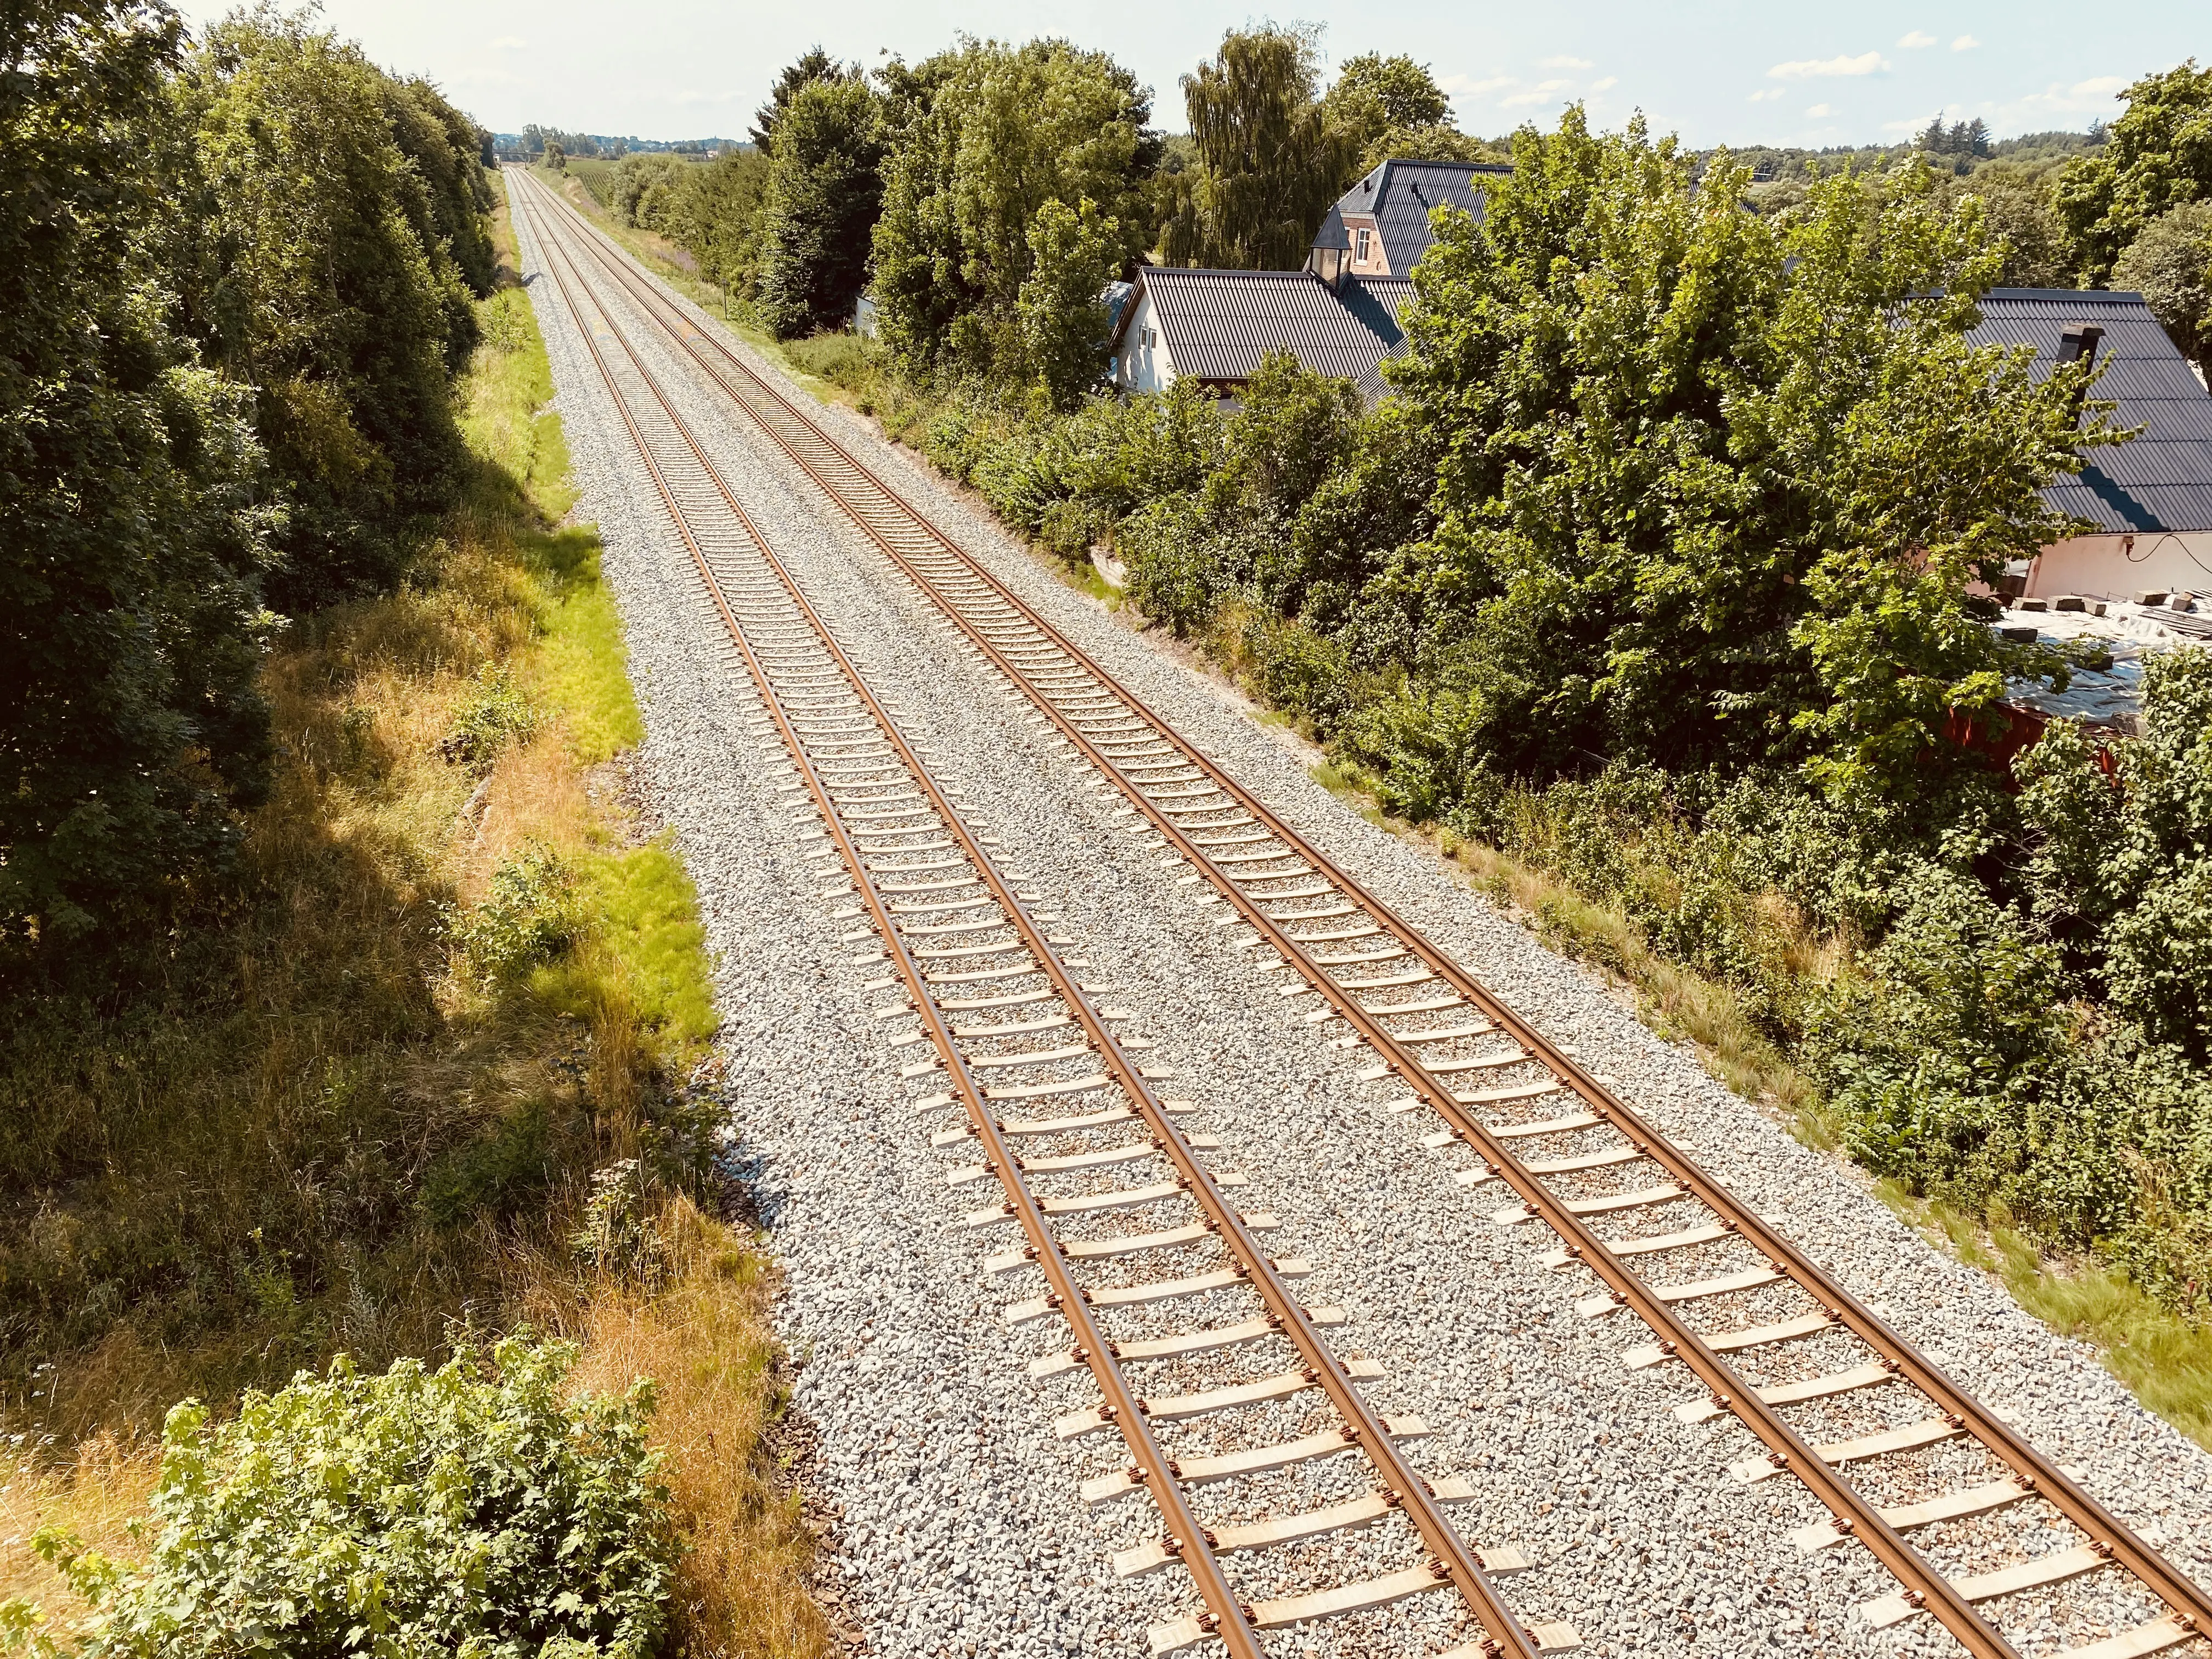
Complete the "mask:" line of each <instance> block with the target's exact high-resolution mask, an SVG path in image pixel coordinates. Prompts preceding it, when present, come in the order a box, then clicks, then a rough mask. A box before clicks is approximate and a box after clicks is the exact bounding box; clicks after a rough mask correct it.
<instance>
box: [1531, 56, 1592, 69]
mask: <svg viewBox="0 0 2212 1659" xmlns="http://www.w3.org/2000/svg"><path fill="white" fill-rule="evenodd" d="M1536 67H1537V68H1539V69H1595V68H1596V67H1597V65H1596V64H1593V63H1591V62H1590V60H1589V58H1544V59H1542V60H1541V62H1540V63H1538V64H1537V65H1536Z"/></svg>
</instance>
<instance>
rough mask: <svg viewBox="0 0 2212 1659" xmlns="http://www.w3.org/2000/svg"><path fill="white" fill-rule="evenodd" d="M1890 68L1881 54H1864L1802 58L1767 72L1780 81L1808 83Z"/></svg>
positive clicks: (1867, 73) (1872, 72) (1869, 73)
mask: <svg viewBox="0 0 2212 1659" xmlns="http://www.w3.org/2000/svg"><path fill="white" fill-rule="evenodd" d="M1888 67H1889V64H1887V62H1886V61H1885V60H1884V59H1883V58H1882V55H1881V53H1880V52H1861V53H1860V54H1859V55H1858V56H1857V57H1856V58H1796V59H1795V60H1793V61H1792V62H1790V63H1787V64H1776V65H1775V66H1774V67H1773V68H1772V69H1771V70H1767V71H1766V72H1767V74H1769V75H1770V76H1773V78H1774V79H1776V80H1778V81H1807V80H1810V79H1812V78H1813V77H1814V76H1827V75H1872V74H1874V73H1875V72H1876V71H1877V70H1886V69H1887V68H1888Z"/></svg>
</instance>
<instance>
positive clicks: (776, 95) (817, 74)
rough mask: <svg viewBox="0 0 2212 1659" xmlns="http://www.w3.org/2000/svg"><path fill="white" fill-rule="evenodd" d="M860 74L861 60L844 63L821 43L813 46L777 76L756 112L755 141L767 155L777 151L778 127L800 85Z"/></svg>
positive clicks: (785, 66)
mask: <svg viewBox="0 0 2212 1659" xmlns="http://www.w3.org/2000/svg"><path fill="white" fill-rule="evenodd" d="M859 79H860V65H859V64H850V65H847V64H840V63H838V61H837V60H836V58H832V57H831V56H830V55H829V53H828V52H824V51H823V50H822V48H821V47H820V46H810V47H809V48H808V49H807V50H806V51H805V52H801V53H800V54H799V57H798V58H797V59H795V60H794V61H793V62H792V63H788V64H785V65H784V66H783V70H782V72H781V73H780V74H779V75H777V76H776V77H775V86H773V87H771V88H769V94H768V102H766V103H765V104H763V105H762V106H760V108H759V109H757V111H755V112H754V113H753V125H752V141H753V145H754V147H755V148H756V149H758V150H759V151H760V152H761V153H762V154H763V155H774V154H775V130H776V128H777V126H778V125H781V122H782V120H783V118H784V113H785V112H786V111H787V110H788V109H790V107H791V100H793V98H795V97H797V96H798V95H799V89H800V88H804V87H809V86H811V85H813V84H814V82H817V81H857V80H859Z"/></svg>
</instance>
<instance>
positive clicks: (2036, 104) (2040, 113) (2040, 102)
mask: <svg viewBox="0 0 2212 1659" xmlns="http://www.w3.org/2000/svg"><path fill="white" fill-rule="evenodd" d="M2127 85H2128V80H2127V77H2126V76H2122V75H2098V76H2091V77H2090V78H2089V79H2088V80H2087V81H2076V82H2075V83H2074V84H2073V85H2072V86H2070V87H2066V86H2061V85H2059V83H2058V82H2056V81H2054V82H2051V84H2050V85H2049V86H2047V87H2045V88H2044V89H2043V90H2042V91H2041V92H2032V93H2030V94H2028V95H2027V97H2025V98H2021V99H2018V100H2015V101H2014V102H2012V103H2009V104H2005V105H2002V106H2000V107H1999V108H1998V110H1997V112H1996V118H1995V119H1994V120H1993V121H1992V122H1991V125H2000V124H2002V126H2007V127H2009V126H2013V125H2020V124H2024V123H2033V122H2036V121H2040V120H2044V119H2046V118H2049V117H2051V116H2053V115H2101V116H2104V117H2105V118H2106V119H2108V120H2109V119H2110V118H2112V100H2113V98H2114V97H2115V95H2117V94H2119V93H2120V92H2122V91H2124V90H2125V88H2126V87H2127Z"/></svg>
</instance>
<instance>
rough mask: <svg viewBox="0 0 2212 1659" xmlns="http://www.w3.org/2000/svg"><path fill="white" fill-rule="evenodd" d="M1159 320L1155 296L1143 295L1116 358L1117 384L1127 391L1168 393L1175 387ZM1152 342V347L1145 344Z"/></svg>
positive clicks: (1173, 371)
mask: <svg viewBox="0 0 2212 1659" xmlns="http://www.w3.org/2000/svg"><path fill="white" fill-rule="evenodd" d="M1159 327H1160V325H1159V319H1158V313H1157V312H1156V311H1155V310H1154V309H1153V307H1152V295H1149V294H1145V295H1139V297H1138V300H1137V309H1136V313H1135V314H1134V315H1133V316H1132V317H1131V318H1130V319H1129V326H1128V327H1127V329H1126V330H1125V331H1123V332H1122V335H1121V351H1120V353H1119V354H1118V355H1117V356H1115V359H1114V384H1115V385H1116V386H1120V387H1121V388H1122V389H1123V390H1124V391H1127V392H1165V391H1166V390H1167V389H1168V388H1169V387H1170V386H1173V385H1174V384H1175V378H1176V374H1175V364H1174V363H1173V362H1170V361H1169V358H1168V348H1167V343H1166V342H1165V341H1164V340H1162V339H1161V338H1160V333H1159ZM1146 340H1151V341H1152V342H1154V343H1153V344H1151V345H1146V343H1145V342H1146Z"/></svg>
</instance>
